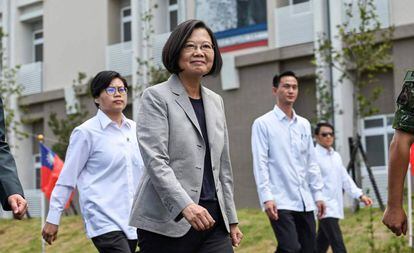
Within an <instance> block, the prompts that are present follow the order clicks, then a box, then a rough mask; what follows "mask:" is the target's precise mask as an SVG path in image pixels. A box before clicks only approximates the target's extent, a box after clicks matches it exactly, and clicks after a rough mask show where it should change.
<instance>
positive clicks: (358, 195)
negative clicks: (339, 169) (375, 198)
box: [354, 190, 364, 199]
mask: <svg viewBox="0 0 414 253" xmlns="http://www.w3.org/2000/svg"><path fill="white" fill-rule="evenodd" d="M362 195H364V193H363V192H362V190H360V191H358V192H356V193H354V199H359V198H360V197H361V196H362Z"/></svg>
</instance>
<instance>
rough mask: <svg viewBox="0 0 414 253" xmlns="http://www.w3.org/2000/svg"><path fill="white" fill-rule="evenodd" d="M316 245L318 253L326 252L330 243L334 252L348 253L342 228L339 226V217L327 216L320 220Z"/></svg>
mask: <svg viewBox="0 0 414 253" xmlns="http://www.w3.org/2000/svg"><path fill="white" fill-rule="evenodd" d="M316 245H317V246H316V252H317V253H326V251H327V250H328V248H329V245H330V246H331V247H332V251H333V252H334V253H346V248H345V244H344V240H343V239H342V232H341V228H340V227H339V219H337V218H325V219H322V220H320V221H319V228H318V235H317V237H316Z"/></svg>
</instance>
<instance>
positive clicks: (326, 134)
mask: <svg viewBox="0 0 414 253" xmlns="http://www.w3.org/2000/svg"><path fill="white" fill-rule="evenodd" d="M321 135H322V137H328V135H329V136H331V137H334V135H335V134H334V133H321Z"/></svg>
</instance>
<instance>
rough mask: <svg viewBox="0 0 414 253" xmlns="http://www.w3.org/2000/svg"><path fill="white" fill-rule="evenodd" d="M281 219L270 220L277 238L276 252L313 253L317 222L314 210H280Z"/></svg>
mask: <svg viewBox="0 0 414 253" xmlns="http://www.w3.org/2000/svg"><path fill="white" fill-rule="evenodd" d="M278 215H279V219H278V220H277V221H275V220H270V223H271V225H272V228H273V232H274V233H275V236H276V239H277V243H278V245H277V249H276V251H275V252H276V253H313V252H314V250H315V244H316V243H315V237H316V223H315V217H314V215H313V212H296V211H290V210H278Z"/></svg>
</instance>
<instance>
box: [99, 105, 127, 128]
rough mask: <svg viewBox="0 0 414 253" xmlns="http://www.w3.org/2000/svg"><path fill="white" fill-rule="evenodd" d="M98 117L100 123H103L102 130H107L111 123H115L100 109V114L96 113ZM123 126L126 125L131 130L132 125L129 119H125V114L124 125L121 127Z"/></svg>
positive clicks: (123, 116) (123, 117)
mask: <svg viewBox="0 0 414 253" xmlns="http://www.w3.org/2000/svg"><path fill="white" fill-rule="evenodd" d="M96 116H97V117H98V119H99V122H100V123H101V127H102V129H105V128H107V127H108V126H109V125H110V124H111V123H113V121H112V120H111V119H110V118H109V117H108V115H106V114H105V113H104V112H103V111H101V110H100V109H98V112H97V113H96ZM123 125H126V126H127V127H128V128H131V124H130V123H129V122H128V120H127V118H126V117H125V115H124V114H122V124H121V127H122V126H123Z"/></svg>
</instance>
